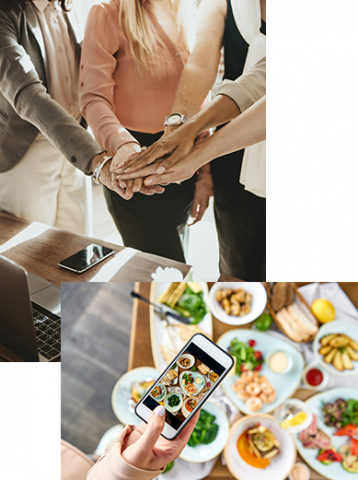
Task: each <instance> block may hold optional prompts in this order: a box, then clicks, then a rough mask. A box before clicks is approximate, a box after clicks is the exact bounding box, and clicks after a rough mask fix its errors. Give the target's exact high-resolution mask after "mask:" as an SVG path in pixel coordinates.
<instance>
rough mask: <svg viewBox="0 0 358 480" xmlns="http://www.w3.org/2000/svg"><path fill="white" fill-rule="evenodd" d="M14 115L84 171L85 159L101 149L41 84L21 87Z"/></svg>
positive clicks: (101, 150) (86, 160)
mask: <svg viewBox="0 0 358 480" xmlns="http://www.w3.org/2000/svg"><path fill="white" fill-rule="evenodd" d="M13 105H14V108H15V110H16V112H17V113H18V115H19V116H20V117H21V118H23V119H24V120H26V121H28V122H29V123H31V124H33V125H34V126H35V127H36V128H38V130H39V131H40V132H41V133H42V134H43V135H44V136H45V137H46V138H47V139H48V140H49V141H50V142H51V143H52V144H53V145H54V146H55V147H56V148H57V149H58V150H59V151H60V152H61V153H62V154H63V155H64V157H66V159H67V160H68V161H69V162H70V163H71V164H72V165H73V166H74V167H76V168H78V169H79V170H81V171H82V172H85V171H86V170H87V168H88V164H89V162H90V161H91V160H92V159H93V158H94V157H95V156H96V155H99V154H100V153H102V152H103V151H104V148H103V147H102V146H101V145H99V144H98V143H97V142H96V141H95V140H94V139H93V138H92V137H91V135H90V134H89V133H88V132H87V131H86V130H85V129H84V128H83V127H82V126H81V125H80V124H79V123H78V122H77V121H76V120H75V119H74V118H73V117H72V116H71V115H70V114H69V113H67V112H66V111H65V110H64V109H63V108H62V107H61V106H60V105H59V104H58V103H57V102H55V101H54V100H52V99H51V97H50V96H49V95H48V94H47V92H46V91H45V88H44V87H43V86H42V85H41V84H36V83H35V84H32V85H29V86H27V87H26V88H25V89H23V90H22V91H21V92H20V93H19V94H18V95H17V96H16V99H15V101H14V104H13Z"/></svg>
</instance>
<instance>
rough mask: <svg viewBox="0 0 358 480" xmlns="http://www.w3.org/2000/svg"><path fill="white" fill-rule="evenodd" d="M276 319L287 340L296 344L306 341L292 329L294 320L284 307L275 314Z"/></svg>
mask: <svg viewBox="0 0 358 480" xmlns="http://www.w3.org/2000/svg"><path fill="white" fill-rule="evenodd" d="M276 317H277V320H278V321H279V322H280V324H281V327H282V328H283V330H284V332H285V333H286V335H287V336H288V338H290V339H291V340H293V341H294V342H297V343H300V342H304V341H306V338H305V337H304V336H303V335H301V334H300V333H299V332H298V331H297V330H296V329H295V328H293V326H292V324H293V323H294V320H293V318H292V317H291V315H290V314H289V313H288V311H287V310H286V308H285V307H284V308H281V310H280V311H279V312H277V313H276Z"/></svg>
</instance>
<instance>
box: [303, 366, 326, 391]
mask: <svg viewBox="0 0 358 480" xmlns="http://www.w3.org/2000/svg"><path fill="white" fill-rule="evenodd" d="M322 381H323V373H322V372H321V370H319V369H318V368H311V369H310V370H308V372H307V373H306V382H307V383H308V385H312V386H313V387H317V386H318V385H320V384H321V383H322Z"/></svg>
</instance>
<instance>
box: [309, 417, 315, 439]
mask: <svg viewBox="0 0 358 480" xmlns="http://www.w3.org/2000/svg"><path fill="white" fill-rule="evenodd" d="M308 433H309V435H310V436H311V437H313V436H315V435H316V434H317V417H316V415H313V420H312V423H311V425H310V426H309V427H308Z"/></svg>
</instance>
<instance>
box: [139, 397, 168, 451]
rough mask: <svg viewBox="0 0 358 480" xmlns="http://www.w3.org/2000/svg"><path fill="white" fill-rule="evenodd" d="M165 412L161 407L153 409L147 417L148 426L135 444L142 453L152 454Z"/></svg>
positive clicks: (163, 422)
mask: <svg viewBox="0 0 358 480" xmlns="http://www.w3.org/2000/svg"><path fill="white" fill-rule="evenodd" d="M165 412H166V410H165V408H164V407H163V406H162V405H159V406H158V407H157V408H155V409H154V411H153V413H152V414H151V416H150V417H149V421H148V426H147V428H146V430H145V432H144V434H143V435H142V436H141V438H140V439H139V440H138V442H137V446H138V449H141V448H142V449H143V452H144V451H145V452H150V453H151V452H152V450H153V448H154V446H155V444H156V443H157V440H158V438H159V437H160V434H161V433H162V431H163V428H164V424H165Z"/></svg>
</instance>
